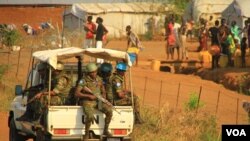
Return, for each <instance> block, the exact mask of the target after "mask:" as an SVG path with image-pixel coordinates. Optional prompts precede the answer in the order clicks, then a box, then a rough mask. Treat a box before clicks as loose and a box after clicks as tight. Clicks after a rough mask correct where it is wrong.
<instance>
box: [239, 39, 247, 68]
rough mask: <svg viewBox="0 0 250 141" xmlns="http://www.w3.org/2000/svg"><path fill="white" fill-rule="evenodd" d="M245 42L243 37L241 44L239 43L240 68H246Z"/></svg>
mask: <svg viewBox="0 0 250 141" xmlns="http://www.w3.org/2000/svg"><path fill="white" fill-rule="evenodd" d="M246 41H247V38H246V37H243V38H242V40H241V43H240V46H241V60H242V67H245V66H246V60H245V57H246V48H247V42H246Z"/></svg>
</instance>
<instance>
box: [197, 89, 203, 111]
mask: <svg viewBox="0 0 250 141" xmlns="http://www.w3.org/2000/svg"><path fill="white" fill-rule="evenodd" d="M201 91H202V86H200V92H199V97H198V102H197V106H196V113H197V111H198V108H199V104H200V98H201Z"/></svg>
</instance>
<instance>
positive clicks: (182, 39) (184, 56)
mask: <svg viewBox="0 0 250 141" xmlns="http://www.w3.org/2000/svg"><path fill="white" fill-rule="evenodd" d="M186 34H187V27H186V24H185V22H183V23H182V25H181V28H180V43H181V44H180V45H181V48H182V55H181V56H182V60H184V59H185V60H188V48H187V36H186Z"/></svg>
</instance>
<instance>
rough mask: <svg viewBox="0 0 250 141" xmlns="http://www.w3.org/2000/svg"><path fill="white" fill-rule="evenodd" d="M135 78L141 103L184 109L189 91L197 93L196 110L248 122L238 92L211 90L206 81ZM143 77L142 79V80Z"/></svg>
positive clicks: (220, 118)
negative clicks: (200, 83) (196, 82)
mask: <svg viewBox="0 0 250 141" xmlns="http://www.w3.org/2000/svg"><path fill="white" fill-rule="evenodd" d="M133 79H134V83H133V84H134V91H135V94H136V95H138V96H139V97H140V98H141V103H142V105H150V106H154V107H156V108H159V109H160V108H161V107H163V105H164V104H166V103H168V105H169V106H170V108H172V109H175V110H185V108H186V106H185V103H187V102H188V101H189V99H190V96H191V95H192V94H195V95H197V96H198V104H200V105H203V106H200V107H199V108H198V109H196V110H197V114H199V111H205V112H207V113H208V114H211V115H214V116H216V118H217V121H218V123H221V124H247V123H248V116H247V113H246V112H245V111H244V110H243V108H242V101H243V100H244V98H241V97H239V94H238V93H237V92H233V91H229V90H219V89H218V90H214V89H211V88H210V87H209V86H206V85H204V84H203V85H196V84H188V83H183V82H179V83H176V82H174V81H173V82H167V81H164V80H160V79H153V78H148V77H136V78H133ZM142 80H144V83H142V82H143V81H142Z"/></svg>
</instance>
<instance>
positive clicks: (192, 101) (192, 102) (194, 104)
mask: <svg viewBox="0 0 250 141" xmlns="http://www.w3.org/2000/svg"><path fill="white" fill-rule="evenodd" d="M184 106H185V107H184V108H185V110H186V111H194V110H196V109H197V108H200V107H202V106H204V103H203V102H201V101H199V96H198V94H196V93H195V92H193V93H191V95H190V97H189V100H188V101H187V102H185V104H184Z"/></svg>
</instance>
